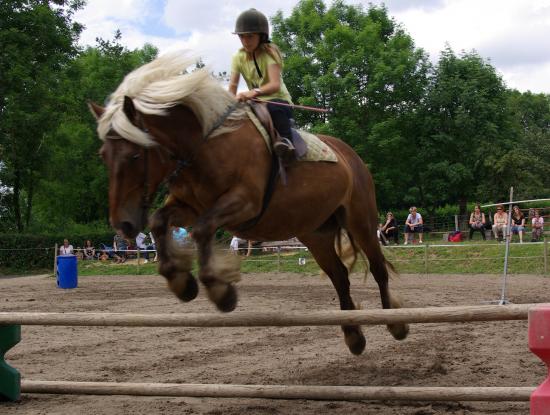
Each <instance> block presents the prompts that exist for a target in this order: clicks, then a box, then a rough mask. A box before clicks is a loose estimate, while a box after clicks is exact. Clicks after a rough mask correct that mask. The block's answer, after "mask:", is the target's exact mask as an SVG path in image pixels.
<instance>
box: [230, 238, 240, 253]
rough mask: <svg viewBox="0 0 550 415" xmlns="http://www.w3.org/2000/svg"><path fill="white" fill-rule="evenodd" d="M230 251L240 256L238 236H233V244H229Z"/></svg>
mask: <svg viewBox="0 0 550 415" xmlns="http://www.w3.org/2000/svg"><path fill="white" fill-rule="evenodd" d="M229 249H230V250H231V252H233V253H234V254H235V255H238V254H239V238H237V237H236V236H233V238H231V242H229Z"/></svg>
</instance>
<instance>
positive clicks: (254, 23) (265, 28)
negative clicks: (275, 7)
mask: <svg viewBox="0 0 550 415" xmlns="http://www.w3.org/2000/svg"><path fill="white" fill-rule="evenodd" d="M233 33H235V34H236V35H239V34H241V33H261V34H264V35H265V37H269V23H268V22H267V17H265V15H264V14H263V13H262V12H259V11H258V10H256V9H248V10H246V11H244V12H242V13H241V14H240V15H239V17H237V22H236V23H235V32H233Z"/></svg>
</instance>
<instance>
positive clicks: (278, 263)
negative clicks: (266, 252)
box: [277, 246, 281, 272]
mask: <svg viewBox="0 0 550 415" xmlns="http://www.w3.org/2000/svg"><path fill="white" fill-rule="evenodd" d="M277 272H281V247H280V246H278V247H277Z"/></svg>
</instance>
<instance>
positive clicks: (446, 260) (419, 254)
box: [79, 241, 545, 275]
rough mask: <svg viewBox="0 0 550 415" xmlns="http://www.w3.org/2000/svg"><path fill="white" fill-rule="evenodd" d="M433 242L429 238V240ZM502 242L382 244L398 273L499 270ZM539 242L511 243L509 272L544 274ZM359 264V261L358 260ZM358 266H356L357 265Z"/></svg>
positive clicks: (99, 271)
mask: <svg viewBox="0 0 550 415" xmlns="http://www.w3.org/2000/svg"><path fill="white" fill-rule="evenodd" d="M432 242H433V241H432ZM505 246H506V244H504V243H500V244H497V243H495V242H493V241H487V242H483V241H482V242H476V243H470V242H462V243H438V244H432V245H431V244H427V245H416V244H415V245H407V246H403V245H400V246H390V247H385V248H384V254H385V255H386V258H387V259H388V260H389V261H390V262H392V263H393V264H394V266H395V267H396V268H397V270H398V271H399V272H401V273H412V274H415V273H419V274H423V273H426V271H427V272H428V273H431V274H500V273H502V272H503V264H504V254H505ZM544 249H545V245H544V244H542V243H524V244H518V243H512V244H510V252H509V259H508V272H509V273H511V274H544V268H545V266H544ZM359 267H361V264H359ZM359 269H360V268H359ZM241 271H242V272H244V273H256V272H296V273H318V272H319V267H318V266H317V264H316V263H315V260H314V259H313V257H312V256H311V253H310V252H309V251H307V250H299V251H289V252H281V253H280V254H277V253H263V252H258V253H257V254H255V255H252V256H250V257H248V258H246V257H242V261H241ZM157 273H158V272H157V264H152V263H148V264H144V265H140V266H139V268H138V266H137V264H135V260H134V261H133V263H131V264H122V265H117V264H112V263H98V262H95V261H94V262H84V261H80V262H79V275H124V274H144V275H153V274H157Z"/></svg>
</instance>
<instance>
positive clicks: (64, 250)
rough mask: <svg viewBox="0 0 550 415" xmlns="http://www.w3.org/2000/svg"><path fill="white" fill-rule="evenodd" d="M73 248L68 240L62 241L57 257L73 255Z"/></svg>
mask: <svg viewBox="0 0 550 415" xmlns="http://www.w3.org/2000/svg"><path fill="white" fill-rule="evenodd" d="M73 253H74V249H73V246H72V245H70V244H69V240H68V239H63V245H61V246H60V247H59V255H73Z"/></svg>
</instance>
